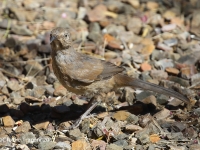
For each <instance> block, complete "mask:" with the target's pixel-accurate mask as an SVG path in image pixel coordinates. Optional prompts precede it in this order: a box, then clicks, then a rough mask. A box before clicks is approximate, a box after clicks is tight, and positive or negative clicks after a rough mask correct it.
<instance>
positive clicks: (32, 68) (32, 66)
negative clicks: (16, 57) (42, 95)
mask: <svg viewBox="0 0 200 150" xmlns="http://www.w3.org/2000/svg"><path fill="white" fill-rule="evenodd" d="M31 57H32V56H31ZM42 69H43V66H42V65H41V64H40V63H39V62H35V61H34V62H27V65H26V66H25V70H26V72H27V73H28V75H29V76H34V75H35V74H36V73H38V72H39V71H41V70H42Z"/></svg>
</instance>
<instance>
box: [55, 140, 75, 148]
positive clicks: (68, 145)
mask: <svg viewBox="0 0 200 150" xmlns="http://www.w3.org/2000/svg"><path fill="white" fill-rule="evenodd" d="M54 149H64V150H71V149H72V148H71V146H70V144H69V143H68V142H58V143H56V146H55V147H54Z"/></svg>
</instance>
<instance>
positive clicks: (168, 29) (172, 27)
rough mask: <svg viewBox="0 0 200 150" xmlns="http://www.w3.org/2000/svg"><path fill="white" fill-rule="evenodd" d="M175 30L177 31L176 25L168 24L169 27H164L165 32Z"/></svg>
mask: <svg viewBox="0 0 200 150" xmlns="http://www.w3.org/2000/svg"><path fill="white" fill-rule="evenodd" d="M174 29H176V24H168V25H164V26H163V27H162V31H163V32H166V31H171V30H174Z"/></svg>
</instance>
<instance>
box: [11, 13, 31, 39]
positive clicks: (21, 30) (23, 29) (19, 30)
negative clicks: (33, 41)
mask: <svg viewBox="0 0 200 150" xmlns="http://www.w3.org/2000/svg"><path fill="white" fill-rule="evenodd" d="M20 15H21V14H20ZM11 31H12V32H13V33H15V34H18V35H24V36H31V35H32V34H33V32H32V31H31V30H29V29H28V28H27V26H25V25H22V26H18V25H14V26H13V27H12V28H11Z"/></svg>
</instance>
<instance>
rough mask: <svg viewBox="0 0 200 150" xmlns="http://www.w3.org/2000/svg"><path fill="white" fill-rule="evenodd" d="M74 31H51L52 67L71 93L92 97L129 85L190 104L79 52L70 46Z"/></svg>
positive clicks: (115, 67) (173, 93) (177, 96)
mask: <svg viewBox="0 0 200 150" xmlns="http://www.w3.org/2000/svg"><path fill="white" fill-rule="evenodd" d="M70 34H71V31H70V29H68V28H60V27H59V28H55V29H54V30H52V31H51V35H50V36H51V37H50V40H51V47H52V53H51V57H52V66H53V70H54V73H55V75H56V77H57V78H58V80H59V81H60V83H61V84H62V85H63V86H64V87H65V88H66V89H67V90H68V91H70V92H73V93H76V94H84V95H87V96H90V97H91V96H93V95H97V94H100V93H101V92H109V91H111V90H114V89H116V88H120V87H124V86H130V87H133V88H142V89H145V90H150V91H154V92H157V93H160V94H165V95H168V96H172V97H176V98H178V99H180V100H182V101H183V102H185V103H189V100H188V98H187V97H185V96H183V95H182V94H180V93H178V92H175V91H173V90H171V89H167V88H164V87H161V86H158V85H155V84H152V83H148V82H145V81H142V80H140V79H135V78H131V77H128V76H127V75H123V74H122V72H123V70H124V69H123V68H122V67H118V66H115V65H114V64H112V63H110V62H106V61H103V60H100V59H96V58H93V57H90V56H88V55H85V54H82V53H79V52H77V51H75V50H74V48H73V47H72V46H71V35H70Z"/></svg>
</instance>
